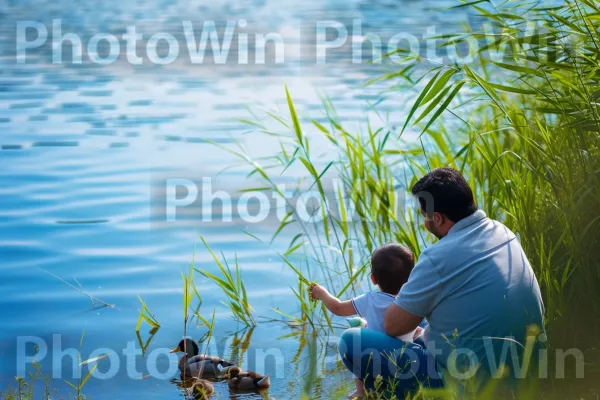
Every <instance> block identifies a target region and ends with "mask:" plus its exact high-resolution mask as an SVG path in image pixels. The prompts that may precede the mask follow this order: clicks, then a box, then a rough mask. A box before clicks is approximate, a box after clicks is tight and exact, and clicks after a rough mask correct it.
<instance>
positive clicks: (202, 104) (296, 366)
mask: <svg viewBox="0 0 600 400" xmlns="http://www.w3.org/2000/svg"><path fill="white" fill-rule="evenodd" d="M449 4H453V3H452V2H449V1H435V2H423V1H412V0H396V1H387V0H385V1H372V2H369V1H356V0H350V1H337V0H328V1H313V0H305V1H289V2H275V1H273V0H244V1H239V2H236V1H225V2H208V1H191V2H190V1H179V0H150V1H145V2H142V1H128V0H122V1H115V0H109V1H102V2H100V1H97V2H93V3H90V2H84V3H73V2H68V1H46V2H44V1H42V2H40V1H35V2H34V1H14V0H13V1H11V0H2V1H1V2H0V21H1V24H0V29H1V33H0V50H1V58H0V66H1V72H0V132H1V136H0V181H1V185H0V198H1V204H2V205H1V207H0V254H1V257H0V260H1V263H0V293H1V297H0V390H4V389H6V387H7V386H13V385H14V376H15V375H17V373H18V367H19V364H18V353H19V351H20V349H22V346H20V345H19V340H18V338H21V341H25V340H29V341H32V340H33V339H31V338H29V339H27V338H25V337H27V336H34V337H36V338H38V339H36V340H38V341H43V342H44V343H45V344H47V346H48V354H47V356H46V357H45V358H44V359H41V360H40V363H41V365H42V368H43V369H44V371H45V372H47V373H50V372H52V370H53V368H54V369H55V373H54V377H55V379H54V380H53V386H55V387H56V388H58V389H59V390H60V393H61V394H63V395H68V393H71V391H70V389H69V388H68V386H67V385H66V384H65V383H64V379H67V380H72V375H73V371H72V367H71V365H72V361H71V360H70V359H69V358H68V356H66V357H64V358H62V359H61V357H60V349H61V348H62V349H66V348H71V349H76V348H78V347H79V343H80V338H81V335H82V332H84V331H85V337H84V339H83V342H82V348H81V353H82V357H83V359H87V358H89V357H90V354H92V352H94V351H96V352H97V353H96V355H97V354H103V353H106V352H108V350H106V349H110V350H111V351H113V352H115V353H116V354H118V357H117V356H115V358H111V359H104V360H101V361H100V362H99V363H98V371H99V372H100V373H102V374H107V373H110V372H115V374H116V375H115V376H114V377H112V378H110V379H99V378H98V377H94V378H92V379H91V380H90V381H89V382H88V383H87V385H86V387H85V389H84V393H86V394H87V395H88V396H89V397H90V398H92V399H133V398H135V399H137V398H144V399H169V398H181V397H182V392H181V391H180V390H179V389H178V387H177V385H176V384H175V382H174V381H171V380H170V379H167V378H176V377H177V374H174V373H171V375H170V376H169V374H168V373H167V372H168V370H169V365H175V363H176V361H175V358H170V359H169V358H168V357H167V355H165V354H164V352H161V351H160V349H169V348H173V347H175V345H176V344H177V342H178V341H179V340H180V339H181V336H182V334H183V331H182V305H181V304H182V300H181V293H182V289H181V286H182V284H181V275H180V271H186V270H187V268H188V267H189V264H190V262H191V261H192V257H193V255H194V249H195V248H196V252H195V264H196V266H197V267H200V268H204V269H206V270H209V271H211V272H215V271H216V270H217V267H216V265H215V264H214V263H213V262H212V261H211V259H210V256H209V254H208V253H207V252H206V251H205V250H204V249H203V248H202V245H201V242H200V239H199V235H202V236H204V237H205V238H206V240H207V241H208V242H209V243H210V245H211V246H212V247H213V249H215V250H216V251H218V252H221V251H222V252H223V253H224V254H225V256H227V257H229V258H231V257H233V256H234V254H237V257H238V260H239V264H240V266H241V269H242V273H243V276H244V282H245V284H246V287H247V290H248V297H249V300H250V303H251V304H252V306H253V307H254V308H255V310H256V314H257V315H258V316H262V317H266V318H279V316H278V314H276V313H274V312H273V311H272V308H275V307H279V308H281V309H282V310H283V311H285V312H288V313H291V314H295V315H297V314H298V305H297V304H296V300H295V298H294V296H293V293H292V292H291V289H290V286H295V285H296V284H297V280H296V277H295V275H294V274H293V273H292V272H291V271H289V270H288V269H286V268H285V267H284V266H283V264H282V262H281V261H280V259H279V258H278V256H277V255H276V254H275V252H274V251H273V250H272V249H270V248H269V247H268V246H266V245H264V244H261V243H260V242H257V241H256V240H255V239H253V238H252V237H250V236H249V235H247V234H246V233H244V231H248V232H250V233H252V234H254V235H257V236H259V237H263V238H268V237H270V235H271V234H272V233H273V231H274V230H275V227H276V225H275V224H271V223H263V224H248V223H244V222H243V221H240V220H239V219H234V221H233V222H231V223H219V222H218V221H213V222H203V221H201V220H199V219H195V218H181V219H178V220H177V221H176V222H173V223H169V222H168V221H167V220H166V218H165V213H164V207H162V208H161V204H162V203H164V197H161V193H164V191H161V190H162V189H161V187H162V188H164V182H165V179H167V178H186V179H191V180H196V181H197V180H199V179H201V178H202V177H209V178H213V179H214V180H213V181H212V182H214V185H215V186H218V187H220V188H221V189H222V190H226V191H227V192H228V193H230V194H232V195H234V193H235V191H236V190H238V189H240V188H243V187H248V186H249V185H250V183H249V180H248V179H247V178H246V172H247V169H246V170H245V171H246V172H245V171H244V169H240V168H238V169H234V170H226V171H223V172H221V171H222V170H223V169H224V168H226V167H228V166H229V165H231V164H232V163H235V162H237V161H236V160H235V159H234V157H232V156H231V155H229V154H228V153H227V152H225V151H223V150H220V149H219V148H217V147H215V146H214V145H213V144H210V143H207V141H209V140H210V141H215V142H218V143H219V144H223V145H230V146H233V142H234V141H240V142H243V143H244V144H245V145H246V146H247V147H248V149H249V151H250V152H252V153H253V154H254V155H257V156H258V155H268V154H270V153H272V152H273V151H276V148H275V147H274V145H273V143H272V142H271V141H265V139H264V136H257V135H255V134H252V133H248V132H249V131H251V130H252V129H251V128H250V127H249V126H248V125H246V124H244V123H242V122H238V121H237V120H239V119H252V116H251V115H250V113H249V112H248V110H247V109H246V107H247V106H253V107H254V106H257V107H263V108H264V109H269V110H277V109H280V110H282V113H283V114H282V115H285V107H286V106H285V91H284V85H285V84H287V86H288V87H289V89H290V92H291V94H292V96H293V97H294V100H295V101H296V103H297V106H298V109H299V110H300V112H301V114H302V115H310V116H311V117H315V118H320V117H323V113H322V112H321V105H320V104H321V102H320V97H319V96H320V95H324V96H328V97H330V98H331V100H332V102H333V103H334V104H335V106H336V108H337V110H338V114H339V117H340V119H341V120H342V121H344V122H345V123H346V124H348V126H359V125H360V124H363V126H364V121H365V117H366V116H367V115H370V116H371V117H372V118H373V119H375V120H376V119H377V118H378V117H377V116H376V115H375V114H374V113H373V112H372V111H371V109H370V104H374V103H377V104H378V111H379V112H380V113H386V112H388V113H389V118H390V121H392V123H394V122H396V123H398V122H400V121H403V118H404V115H405V112H404V111H405V109H406V102H407V99H406V98H405V97H404V96H402V95H401V94H399V93H397V92H396V93H395V92H382V90H383V89H385V88H386V87H389V84H388V83H386V84H385V85H374V86H370V87H368V88H365V87H363V86H361V85H362V83H364V82H365V81H366V80H368V79H370V78H373V77H376V76H379V75H380V74H382V73H383V72H385V71H388V70H389V69H398V66H393V65H392V66H390V65H383V66H382V65H370V64H367V63H366V62H365V63H360V64H353V63H352V62H351V58H352V53H351V51H350V50H349V49H348V47H347V46H346V47H345V48H344V49H342V50H338V51H332V53H331V56H329V57H328V58H327V62H326V63H325V64H317V63H316V57H317V56H316V54H317V49H316V46H315V45H314V39H315V38H314V33H315V27H316V24H317V21H328V20H329V21H337V22H339V23H341V24H343V25H344V26H346V27H347V28H348V30H349V32H348V35H349V36H352V35H357V33H356V32H354V33H353V32H352V31H351V29H350V28H351V27H352V21H353V20H355V19H356V20H360V21H361V27H362V34H363V35H366V34H367V33H373V34H377V35H381V37H382V38H383V40H384V42H385V41H387V40H388V39H389V38H391V37H392V36H393V35H395V34H397V33H411V34H415V35H422V34H424V33H425V31H426V29H427V27H430V26H435V27H436V28H437V30H438V32H441V31H443V30H444V29H448V28H451V27H453V26H456V24H458V23H460V22H462V21H464V20H465V19H466V17H465V15H464V11H462V9H460V10H455V11H451V12H440V11H434V10H432V9H431V7H432V6H435V7H439V8H441V7H443V6H445V5H449ZM53 19H61V21H62V33H63V34H65V33H67V32H74V33H77V34H78V35H80V36H81V37H82V38H83V42H84V43H86V44H87V42H88V40H89V38H90V37H91V36H92V35H94V34H95V33H98V32H102V33H110V34H114V35H122V34H123V33H124V32H125V29H126V27H127V26H131V25H135V26H136V28H137V30H138V33H143V34H145V39H144V40H147V39H148V37H149V36H150V35H151V34H153V33H156V32H171V33H172V34H173V35H174V36H175V37H176V38H177V39H178V40H179V42H180V43H181V45H180V55H181V56H180V57H178V58H177V60H175V62H173V63H172V64H171V65H166V66H155V65H151V63H150V62H149V61H148V58H147V57H144V56H143V55H141V57H143V58H144V61H145V62H144V64H143V65H141V66H131V65H130V64H128V63H126V62H123V61H122V60H123V58H124V56H125V50H124V48H122V49H121V50H122V52H123V53H122V54H121V60H120V61H117V62H116V63H114V64H112V65H107V66H101V65H97V64H93V63H90V62H87V61H85V58H86V57H85V55H86V52H87V50H88V49H85V50H84V63H83V64H82V65H74V64H73V63H72V62H70V61H69V60H70V57H71V52H70V51H69V50H65V51H64V54H63V61H64V60H67V61H65V62H63V63H62V64H53V63H52V55H53V52H52V49H51V47H49V46H48V45H46V46H45V47H40V48H39V49H35V50H31V51H30V53H28V54H30V55H29V56H28V57H27V58H26V59H25V60H26V62H25V63H23V64H17V63H16V61H15V60H16V46H15V45H16V42H17V39H16V32H17V22H19V21H37V22H40V23H41V24H43V25H44V26H45V27H46V28H47V30H48V31H49V33H50V34H51V33H52V20H53ZM240 19H244V20H246V23H247V32H248V33H249V34H250V37H252V35H253V34H254V33H264V34H267V33H270V32H276V33H279V34H280V35H281V37H282V38H284V39H285V46H286V47H285V62H283V63H280V64H276V63H275V62H274V61H273V59H274V57H273V53H272V51H267V54H266V57H267V58H269V57H271V58H270V59H268V60H267V62H266V64H265V65H255V63H253V62H249V63H248V65H239V64H238V61H239V57H240V50H239V49H240V47H239V46H238V44H239V43H240V39H239V37H237V38H234V41H233V43H234V45H232V46H233V50H232V58H231V59H228V60H227V62H226V63H225V64H224V65H215V63H214V62H213V61H212V60H211V58H210V57H207V60H205V61H206V62H205V63H204V64H202V65H190V60H189V58H188V57H186V54H187V49H186V47H185V44H184V42H183V39H184V33H183V31H182V25H181V21H183V20H186V21H191V22H192V23H193V24H194V26H195V27H196V28H197V29H198V30H200V29H201V27H202V26H203V25H202V24H203V23H204V21H210V20H214V21H216V22H217V25H218V26H220V27H221V28H223V27H224V24H225V21H228V20H229V21H239V20H240ZM221 28H220V29H221ZM28 34H31V32H29V33H28ZM199 35H200V34H199V33H198V34H197V36H198V37H199ZM26 38H27V40H30V41H33V40H35V35H34V36H26ZM328 40H329V39H328ZM330 40H333V38H331V39H330ZM104 44H105V45H106V43H104ZM163 44H164V43H163ZM68 47H69V46H66V47H65V48H68ZM159 48H160V46H159ZM250 53H251V56H250V58H251V60H253V59H254V53H253V51H252V47H251V46H250ZM365 53H366V50H365ZM161 54H163V55H164V53H161ZM255 111H256V110H255ZM257 115H258V116H259V117H262V116H263V115H264V113H263V112H262V111H257ZM353 124H354V125H353ZM317 143H318V142H317ZM326 150H327V149H326V148H324V149H323V152H326ZM219 172H221V173H220V174H219V175H218V177H217V174H218V173H219ZM161 185H162V186H161ZM157 188H158V190H155V189H157ZM161 202H162V203H161ZM216 216H217V217H218V216H220V214H219V213H216ZM294 235H295V232H285V233H284V234H283V236H281V237H280V238H279V239H278V240H277V241H275V242H274V243H273V247H274V248H275V249H285V247H286V246H287V244H288V242H289V240H290V239H291V238H292V237H293V236H294ZM63 280H64V281H63ZM196 283H197V285H198V289H199V291H200V293H201V295H202V298H203V303H202V305H201V308H200V311H201V313H202V315H204V316H205V317H209V316H210V314H211V313H212V311H213V309H216V326H215V334H214V340H213V344H214V345H215V346H216V347H214V348H213V349H211V351H212V352H218V353H219V355H221V356H225V357H227V358H233V359H235V360H236V361H237V359H238V357H239V353H240V351H241V350H242V348H243V350H244V351H246V353H245V356H244V357H245V358H244V359H245V360H246V361H247V362H248V367H249V368H252V369H256V370H259V372H266V373H270V374H271V376H272V378H273V379H272V383H273V385H272V388H271V389H270V391H269V396H270V397H272V398H277V399H288V398H298V394H299V393H301V391H302V387H303V384H304V381H303V378H304V376H305V375H306V373H307V370H308V369H309V368H310V365H309V364H308V363H307V357H308V353H307V351H306V349H303V348H300V351H299V346H300V343H301V341H300V340H299V336H298V334H297V333H298V332H297V331H295V330H292V329H290V328H288V327H286V326H285V325H284V324H280V323H273V322H266V321H265V319H263V318H259V326H258V327H257V328H256V329H255V330H254V331H253V332H251V337H249V338H248V340H247V341H246V343H247V344H248V345H249V347H248V348H245V347H246V346H245V345H244V340H243V338H242V336H243V335H244V334H248V332H247V331H246V332H242V333H238V334H237V335H236V334H235V333H236V332H238V331H239V329H240V328H241V327H240V326H239V325H238V324H237V323H236V322H235V321H233V320H232V319H230V318H229V317H230V315H229V314H230V313H229V311H228V309H227V308H226V307H225V306H223V305H222V304H221V301H222V300H224V299H225V298H224V295H223V294H222V292H221V291H220V289H218V288H217V287H216V286H215V285H213V284H212V283H211V282H209V281H208V280H206V279H204V278H203V277H201V276H199V275H196ZM69 284H70V285H73V286H74V287H75V288H74V287H71V286H69ZM76 288H81V289H82V290H83V291H85V292H86V293H88V294H89V295H92V296H95V297H97V298H99V299H101V300H103V301H105V302H107V303H109V304H114V308H107V307H98V304H95V305H94V304H92V302H91V301H90V299H89V298H88V297H87V296H86V295H84V294H82V293H80V291H78V290H77V289H76ZM138 296H141V297H142V298H143V300H144V301H145V302H146V303H147V304H148V306H149V308H150V310H151V312H152V313H153V314H154V315H155V316H156V318H157V319H158V320H159V322H160V323H161V328H160V329H159V331H158V332H157V333H156V334H155V335H154V336H153V338H152V340H151V341H150V343H149V345H148V349H147V352H146V353H145V355H144V356H143V357H142V356H138V357H137V358H135V359H134V358H133V357H132V358H131V360H135V361H130V364H127V360H128V358H127V356H126V355H124V349H125V348H126V347H127V346H128V344H129V345H130V346H135V347H136V348H139V344H138V339H137V336H136V333H135V325H136V322H137V318H138V315H139V311H138V309H139V307H140V304H139V301H138ZM337 322H338V323H341V324H343V323H344V321H343V320H338V321H337ZM194 325H195V324H192V327H190V329H189V332H188V333H189V334H190V335H191V336H192V337H194V338H196V339H198V338H199V337H200V336H201V335H202V334H203V333H204V332H205V330H204V329H203V328H195V327H194ZM148 330H149V327H148V326H146V325H144V326H143V328H142V330H141V336H142V341H143V342H145V341H146V340H147V339H148V338H149V334H148ZM54 335H59V336H54ZM234 339H235V340H234ZM53 340H55V341H56V342H55V343H53ZM319 348H320V349H321V351H322V353H321V356H322V360H323V363H322V364H321V366H322V367H323V370H322V371H320V372H319V374H320V375H321V376H322V379H320V380H319V382H318V384H317V385H316V387H315V388H314V392H313V394H312V395H311V397H313V398H323V399H329V398H336V397H343V396H345V395H346V394H347V393H348V392H349V391H350V390H351V389H352V386H353V382H352V379H351V377H350V375H349V374H348V373H347V372H346V371H344V370H343V368H340V367H339V365H338V364H337V363H336V361H335V338H332V339H331V346H323V343H320V346H319ZM27 351H28V352H27V354H28V355H31V354H32V350H31V348H30V347H28V350H27ZM264 353H267V354H270V355H271V356H270V357H267V358H266V359H265V360H266V361H265V363H264V364H261V362H260V359H262V358H261V354H264ZM325 356H327V358H326V359H325V358H323V357H325ZM153 357H158V358H155V359H153ZM154 365H157V367H156V368H155V369H149V367H150V368H152V367H153V366H154ZM134 367H135V368H134ZM133 369H135V370H136V371H137V372H136V373H132V372H131V371H132V370H133ZM61 371H62V372H61ZM84 371H85V372H84V373H86V372H87V369H86V368H84ZM59 372H61V373H62V375H60V374H59ZM171 372H172V371H171ZM149 374H152V375H154V376H151V377H148V375H149ZM161 374H162V375H167V376H165V377H163V378H164V379H160V375H161ZM140 377H145V379H140ZM105 378H106V377H105ZM216 391H217V393H216V396H215V398H217V399H220V398H229V396H230V394H229V392H228V390H227V388H226V385H224V384H217V386H216ZM250 396H251V395H250ZM235 397H237V396H232V398H235Z"/></svg>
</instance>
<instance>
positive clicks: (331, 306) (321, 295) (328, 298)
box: [311, 285, 356, 317]
mask: <svg viewBox="0 0 600 400" xmlns="http://www.w3.org/2000/svg"><path fill="white" fill-rule="evenodd" d="M311 295H312V297H313V298H314V299H316V300H321V301H322V302H323V304H324V305H325V307H326V308H327V309H328V310H329V311H331V312H332V313H333V314H335V315H337V316H340V317H349V316H351V315H355V314H356V310H354V306H353V305H352V301H351V300H347V301H341V300H340V299H338V298H336V297H333V296H332V295H331V294H330V293H329V292H328V291H327V289H325V288H324V287H323V286H320V285H315V286H314V287H313V288H312V289H311Z"/></svg>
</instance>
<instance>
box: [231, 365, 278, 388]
mask: <svg viewBox="0 0 600 400" xmlns="http://www.w3.org/2000/svg"><path fill="white" fill-rule="evenodd" d="M228 375H229V381H228V382H227V384H228V386H229V388H230V389H238V390H252V389H266V388H268V387H269V386H271V380H270V378H269V375H266V376H263V375H261V374H257V373H256V372H250V371H242V370H241V369H240V367H231V368H230V369H229V371H228Z"/></svg>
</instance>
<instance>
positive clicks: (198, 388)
mask: <svg viewBox="0 0 600 400" xmlns="http://www.w3.org/2000/svg"><path fill="white" fill-rule="evenodd" d="M190 392H191V394H193V395H194V396H195V397H196V398H197V399H201V400H206V399H208V398H209V397H210V396H211V395H212V394H213V393H214V392H215V388H214V387H213V384H212V383H210V382H209V381H206V380H204V379H198V378H196V379H194V384H193V385H192V387H191V388H190Z"/></svg>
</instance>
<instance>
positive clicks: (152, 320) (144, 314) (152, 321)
mask: <svg viewBox="0 0 600 400" xmlns="http://www.w3.org/2000/svg"><path fill="white" fill-rule="evenodd" d="M138 300H139V301H140V303H141V304H142V308H141V309H140V316H139V318H138V322H137V324H136V326H135V331H136V332H139V331H140V327H141V326H142V322H144V321H146V323H147V324H148V325H150V326H151V327H152V330H155V329H158V328H160V324H159V323H158V320H157V319H156V317H154V314H152V313H151V312H150V309H149V308H148V306H147V305H146V303H145V302H144V300H142V298H141V297H140V296H138Z"/></svg>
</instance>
